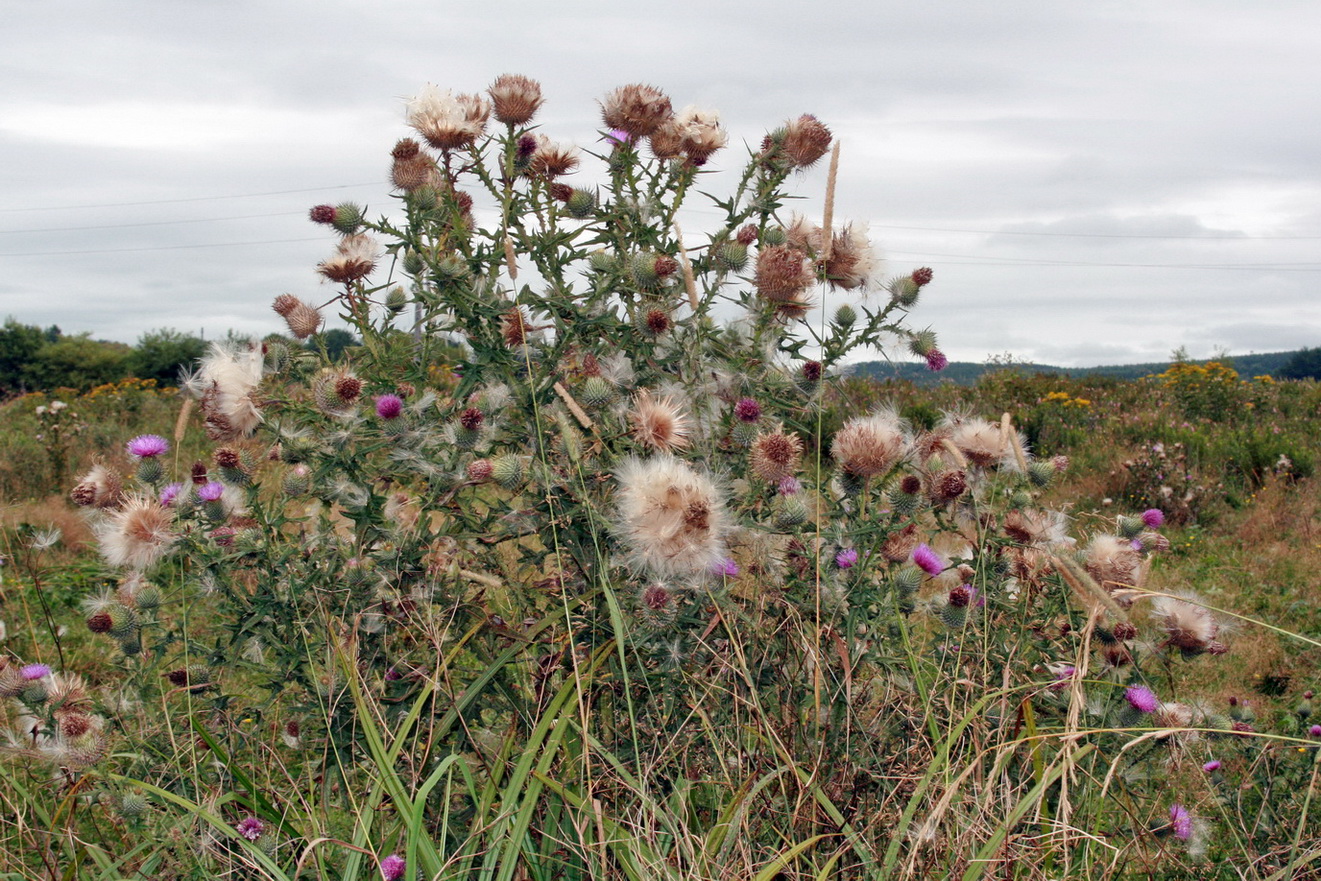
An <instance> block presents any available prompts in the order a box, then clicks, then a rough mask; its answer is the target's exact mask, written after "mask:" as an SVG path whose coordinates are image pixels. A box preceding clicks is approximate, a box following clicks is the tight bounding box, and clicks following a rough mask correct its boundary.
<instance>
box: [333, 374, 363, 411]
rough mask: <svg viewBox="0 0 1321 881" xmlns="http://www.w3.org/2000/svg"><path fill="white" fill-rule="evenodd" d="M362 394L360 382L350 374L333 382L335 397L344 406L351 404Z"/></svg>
mask: <svg viewBox="0 0 1321 881" xmlns="http://www.w3.org/2000/svg"><path fill="white" fill-rule="evenodd" d="M361 394H362V380H361V379H358V377H356V376H353V375H351V374H345V375H343V376H341V377H339V378H338V379H336V380H335V397H337V398H339V399H340V400H341V401H343V402H344V403H345V404H352V403H353V402H354V401H356V400H358V397H359V396H360V395H361Z"/></svg>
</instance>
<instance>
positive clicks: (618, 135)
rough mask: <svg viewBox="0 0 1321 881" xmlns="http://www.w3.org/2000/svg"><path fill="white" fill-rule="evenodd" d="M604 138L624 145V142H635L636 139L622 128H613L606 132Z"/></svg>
mask: <svg viewBox="0 0 1321 881" xmlns="http://www.w3.org/2000/svg"><path fill="white" fill-rule="evenodd" d="M603 140H606V141H610V142H612V143H614V144H616V145H618V146H621V147H622V146H623V145H624V144H631V143H633V141H634V140H636V139H635V138H634V137H633V136H632V135H630V134H629V133H628V132H626V131H624V130H623V129H622V128H612V129H611V130H610V131H608V132H606V133H605V136H604V138H603Z"/></svg>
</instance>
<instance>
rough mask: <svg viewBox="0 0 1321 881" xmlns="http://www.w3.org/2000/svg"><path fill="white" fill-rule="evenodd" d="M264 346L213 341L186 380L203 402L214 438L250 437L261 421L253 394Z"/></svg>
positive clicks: (208, 424) (258, 380)
mask: <svg viewBox="0 0 1321 881" xmlns="http://www.w3.org/2000/svg"><path fill="white" fill-rule="evenodd" d="M261 377H262V353H261V349H260V348H254V347H252V346H243V345H239V344H231V343H220V342H217V343H212V344H211V350H210V351H209V352H208V353H207V354H206V356H205V357H204V358H202V363H201V365H200V366H199V367H198V370H197V372H196V373H195V374H193V375H192V376H191V377H190V378H189V379H188V380H187V381H186V382H185V383H184V385H185V387H186V388H187V389H188V391H189V393H190V394H192V395H193V396H194V397H196V398H199V399H200V401H201V408H202V414H203V416H204V418H205V420H206V433H207V436H208V437H210V438H211V439H212V440H218V441H225V440H234V439H236V438H240V437H246V436H248V435H250V434H252V432H254V431H255V430H256V429H257V425H258V424H259V423H260V422H261V411H260V410H259V409H258V407H257V404H256V401H255V400H254V399H253V393H254V392H255V391H256V389H257V386H258V385H259V384H260V383H261Z"/></svg>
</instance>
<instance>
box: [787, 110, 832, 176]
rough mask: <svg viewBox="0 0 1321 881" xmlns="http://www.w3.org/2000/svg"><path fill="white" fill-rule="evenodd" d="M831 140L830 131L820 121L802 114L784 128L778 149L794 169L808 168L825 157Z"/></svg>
mask: <svg viewBox="0 0 1321 881" xmlns="http://www.w3.org/2000/svg"><path fill="white" fill-rule="evenodd" d="M832 140H833V136H832V135H831V134H830V129H828V128H826V126H825V125H824V124H823V123H822V122H821V120H819V119H817V118H816V117H815V116H813V115H812V114H810V113H804V114H803V115H802V116H800V117H798V118H797V119H795V120H793V121H792V122H790V123H788V124H787V125H786V126H785V127H784V139H783V140H782V141H781V143H780V149H781V150H783V151H784V155H785V157H786V158H787V159H788V160H789V161H790V162H791V163H792V164H793V166H794V167H795V168H808V167H810V166H812V165H815V164H816V163H817V161H818V160H820V159H821V157H822V156H824V155H826V151H827V150H829V149H830V143H831V141H832Z"/></svg>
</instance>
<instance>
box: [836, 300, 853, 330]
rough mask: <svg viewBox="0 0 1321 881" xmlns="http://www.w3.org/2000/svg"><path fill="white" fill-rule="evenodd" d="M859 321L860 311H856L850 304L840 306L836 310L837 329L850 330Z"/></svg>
mask: <svg viewBox="0 0 1321 881" xmlns="http://www.w3.org/2000/svg"><path fill="white" fill-rule="evenodd" d="M857 320H858V310H856V309H854V308H853V307H852V306H850V305H849V304H848V303H844V304H842V305H840V307H839V308H838V309H836V310H835V318H834V323H835V326H836V327H839V328H843V329H848V328H850V327H852V326H853V324H854V322H856V321H857Z"/></svg>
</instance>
